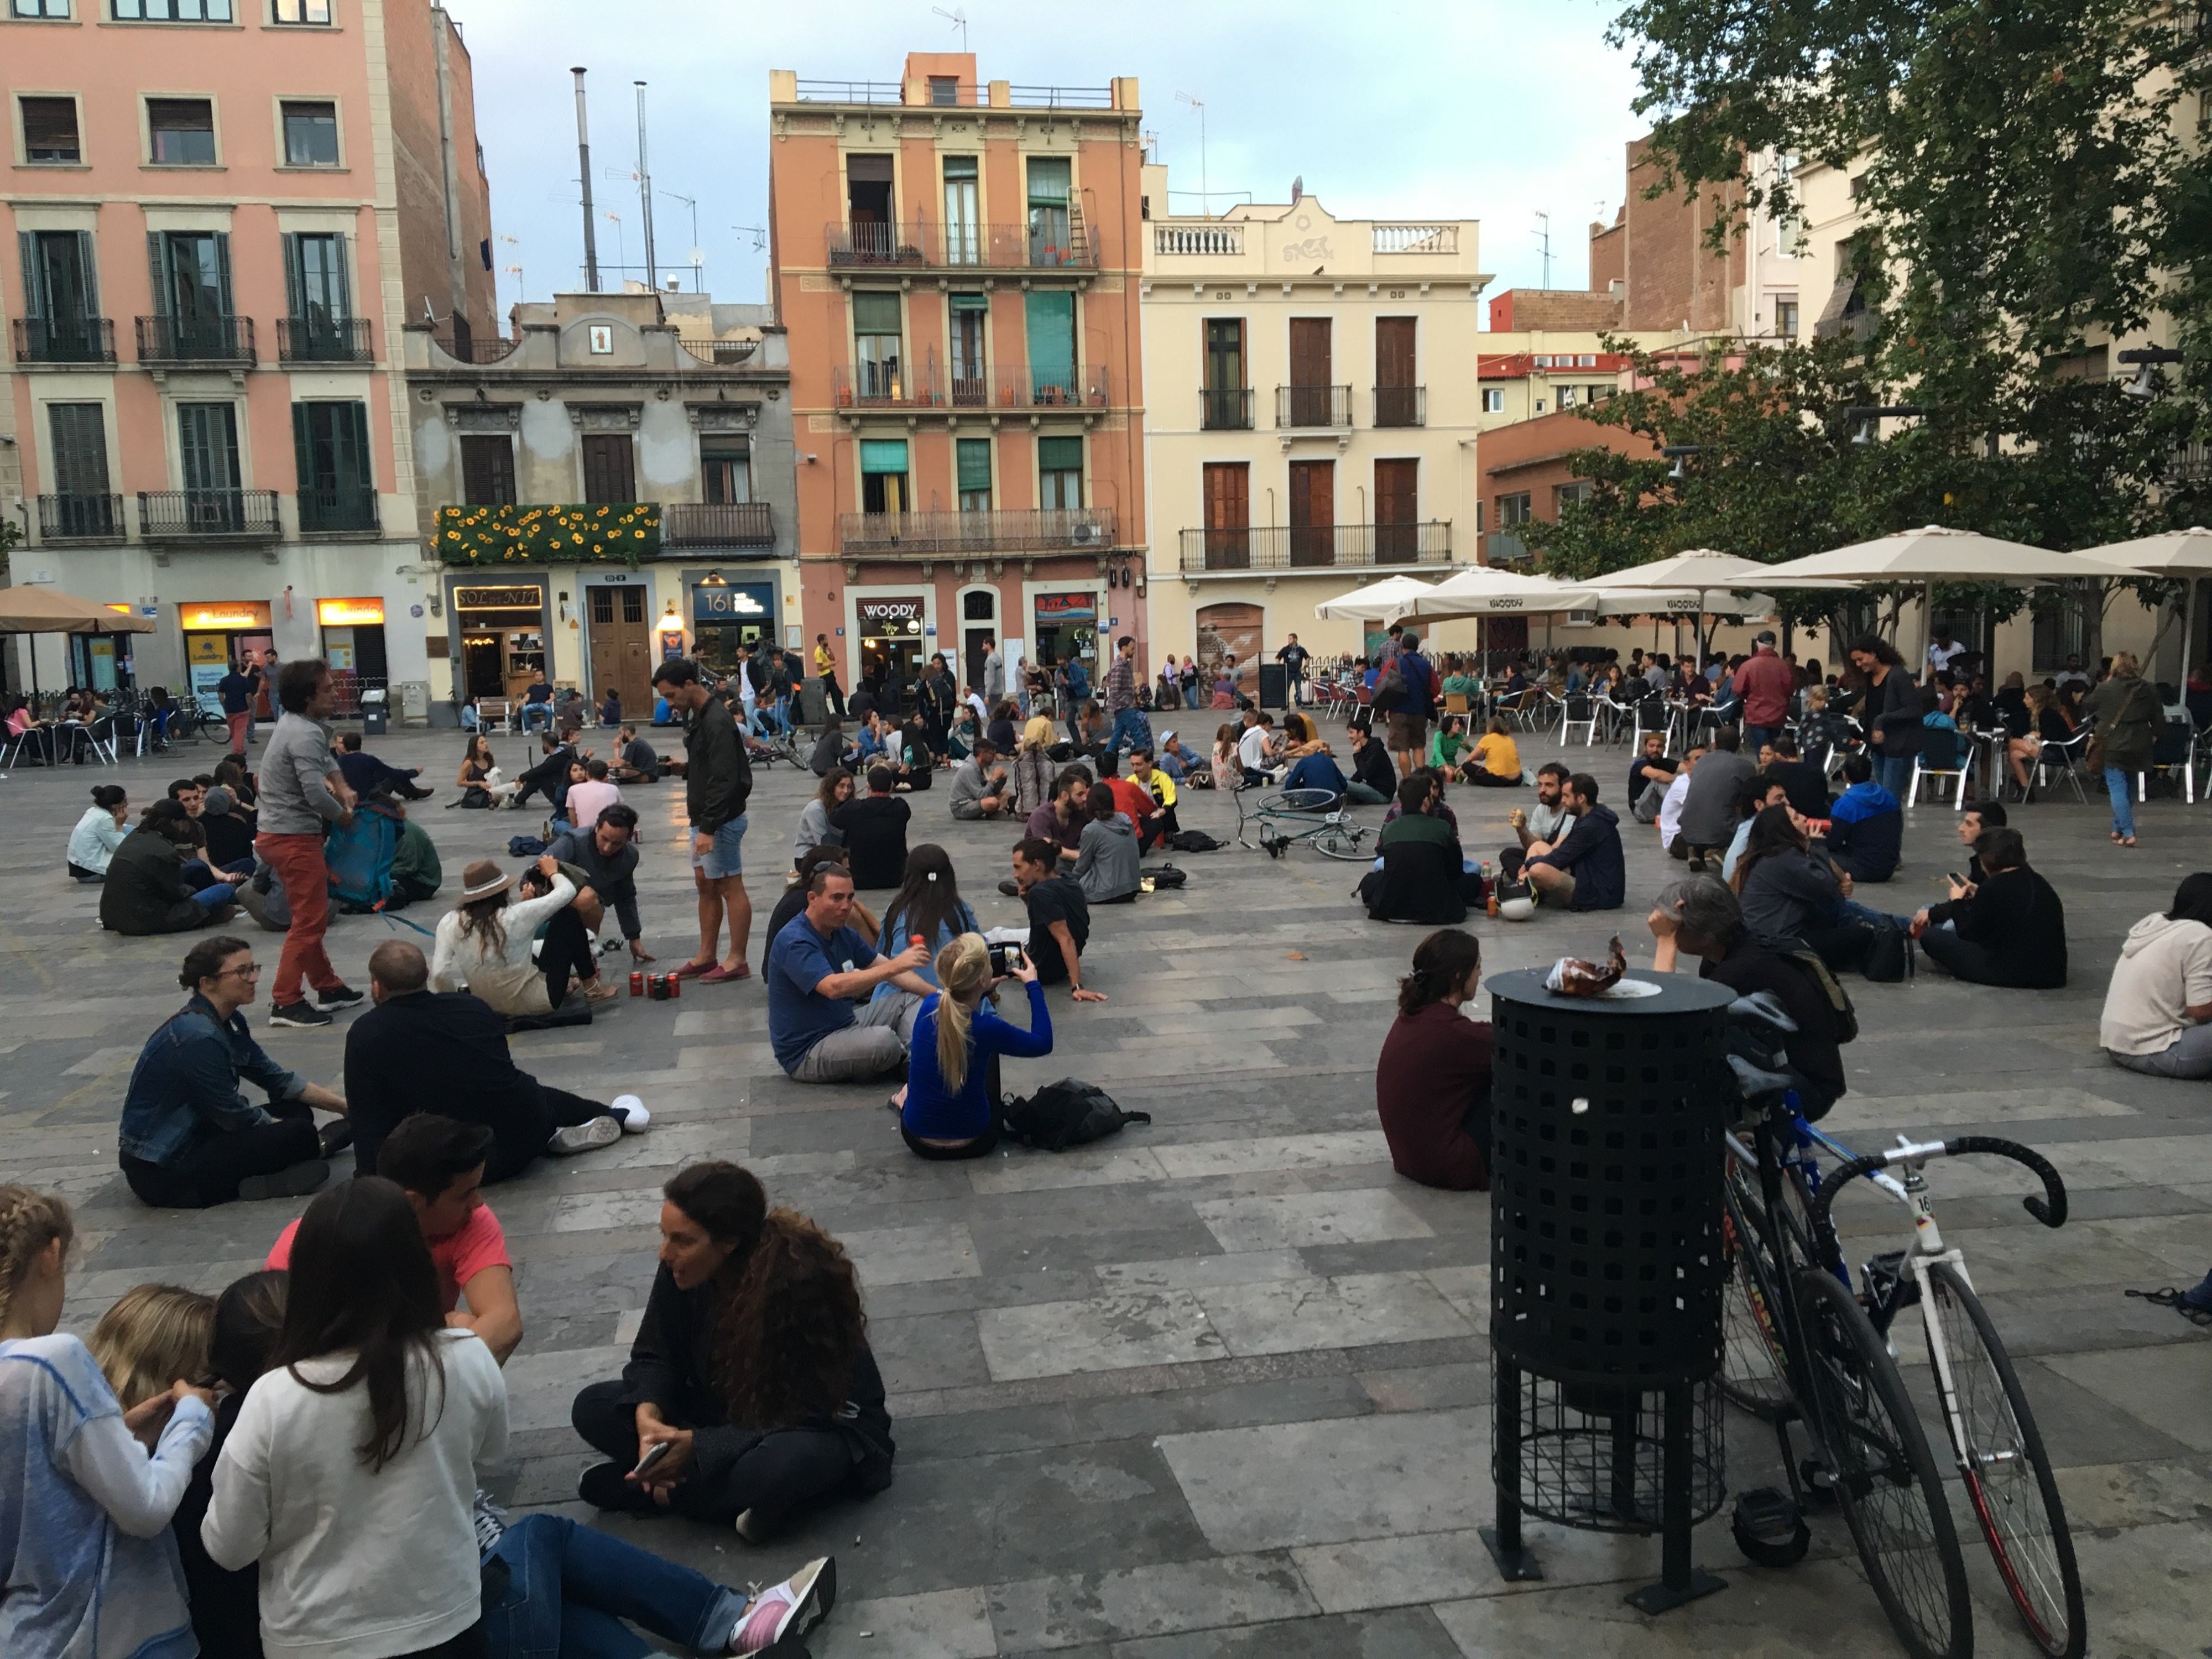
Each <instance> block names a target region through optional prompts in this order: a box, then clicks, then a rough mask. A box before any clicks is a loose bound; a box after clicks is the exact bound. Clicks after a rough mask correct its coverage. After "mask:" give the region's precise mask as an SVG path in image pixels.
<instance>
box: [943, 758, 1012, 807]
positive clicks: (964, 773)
mask: <svg viewBox="0 0 2212 1659" xmlns="http://www.w3.org/2000/svg"><path fill="white" fill-rule="evenodd" d="M1012 811H1013V790H1012V786H1011V785H1010V784H1009V783H1008V781H1007V775H1006V768H1005V767H1003V766H1001V765H1000V764H999V745H998V744H995V743H994V742H992V741H991V739H990V738H976V739H975V749H974V751H973V752H972V753H971V754H970V756H969V758H968V759H966V760H965V761H963V762H962V763H960V767H959V769H957V771H955V772H954V773H953V775H952V816H953V817H956V818H962V819H965V820H969V821H971V822H972V821H974V820H976V819H979V818H1002V817H1006V815H1007V814H1008V813H1010V812H1012Z"/></svg>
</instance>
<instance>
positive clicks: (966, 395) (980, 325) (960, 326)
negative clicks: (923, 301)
mask: <svg viewBox="0 0 2212 1659" xmlns="http://www.w3.org/2000/svg"><path fill="white" fill-rule="evenodd" d="M951 303H952V401H953V402H954V403H955V404H969V405H971V406H973V407H975V408H979V409H980V408H981V407H982V406H983V405H984V404H987V403H988V402H990V400H991V388H990V382H989V380H987V378H986V377H987V374H988V373H989V365H988V363H987V357H986V348H985V336H986V335H987V333H988V332H989V331H990V325H991V301H990V296H989V295H984V294H956V295H953V296H952V302H951Z"/></svg>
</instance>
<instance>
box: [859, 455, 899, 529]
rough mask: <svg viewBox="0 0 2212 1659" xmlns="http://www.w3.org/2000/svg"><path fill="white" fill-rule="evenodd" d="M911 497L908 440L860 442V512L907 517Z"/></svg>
mask: <svg viewBox="0 0 2212 1659" xmlns="http://www.w3.org/2000/svg"><path fill="white" fill-rule="evenodd" d="M909 501H910V497H909V496H908V493H907V471H906V440H905V439H903V438H863V439H861V440H860V510H861V511H862V512H864V513H903V512H905V511H906V510H907V507H908V503H909Z"/></svg>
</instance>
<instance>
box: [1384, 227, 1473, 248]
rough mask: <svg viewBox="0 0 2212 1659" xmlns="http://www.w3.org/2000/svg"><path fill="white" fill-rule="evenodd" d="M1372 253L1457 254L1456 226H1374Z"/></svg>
mask: <svg viewBox="0 0 2212 1659" xmlns="http://www.w3.org/2000/svg"><path fill="white" fill-rule="evenodd" d="M1373 234H1374V242H1373V251H1374V252H1376V253H1457V252H1459V227H1458V226H1457V225H1376V227H1374V231H1373Z"/></svg>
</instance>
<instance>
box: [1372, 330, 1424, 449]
mask: <svg viewBox="0 0 2212 1659" xmlns="http://www.w3.org/2000/svg"><path fill="white" fill-rule="evenodd" d="M1417 332H1418V323H1417V321H1416V319H1413V318H1411V317H1377V318H1376V319H1375V424H1376V425H1377V426H1419V425H1421V424H1422V423H1423V417H1424V410H1423V409H1422V407H1421V404H1422V398H1421V377H1420V373H1419V364H1418V362H1416V360H1415V356H1414V343H1415V338H1416V335H1417Z"/></svg>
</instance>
